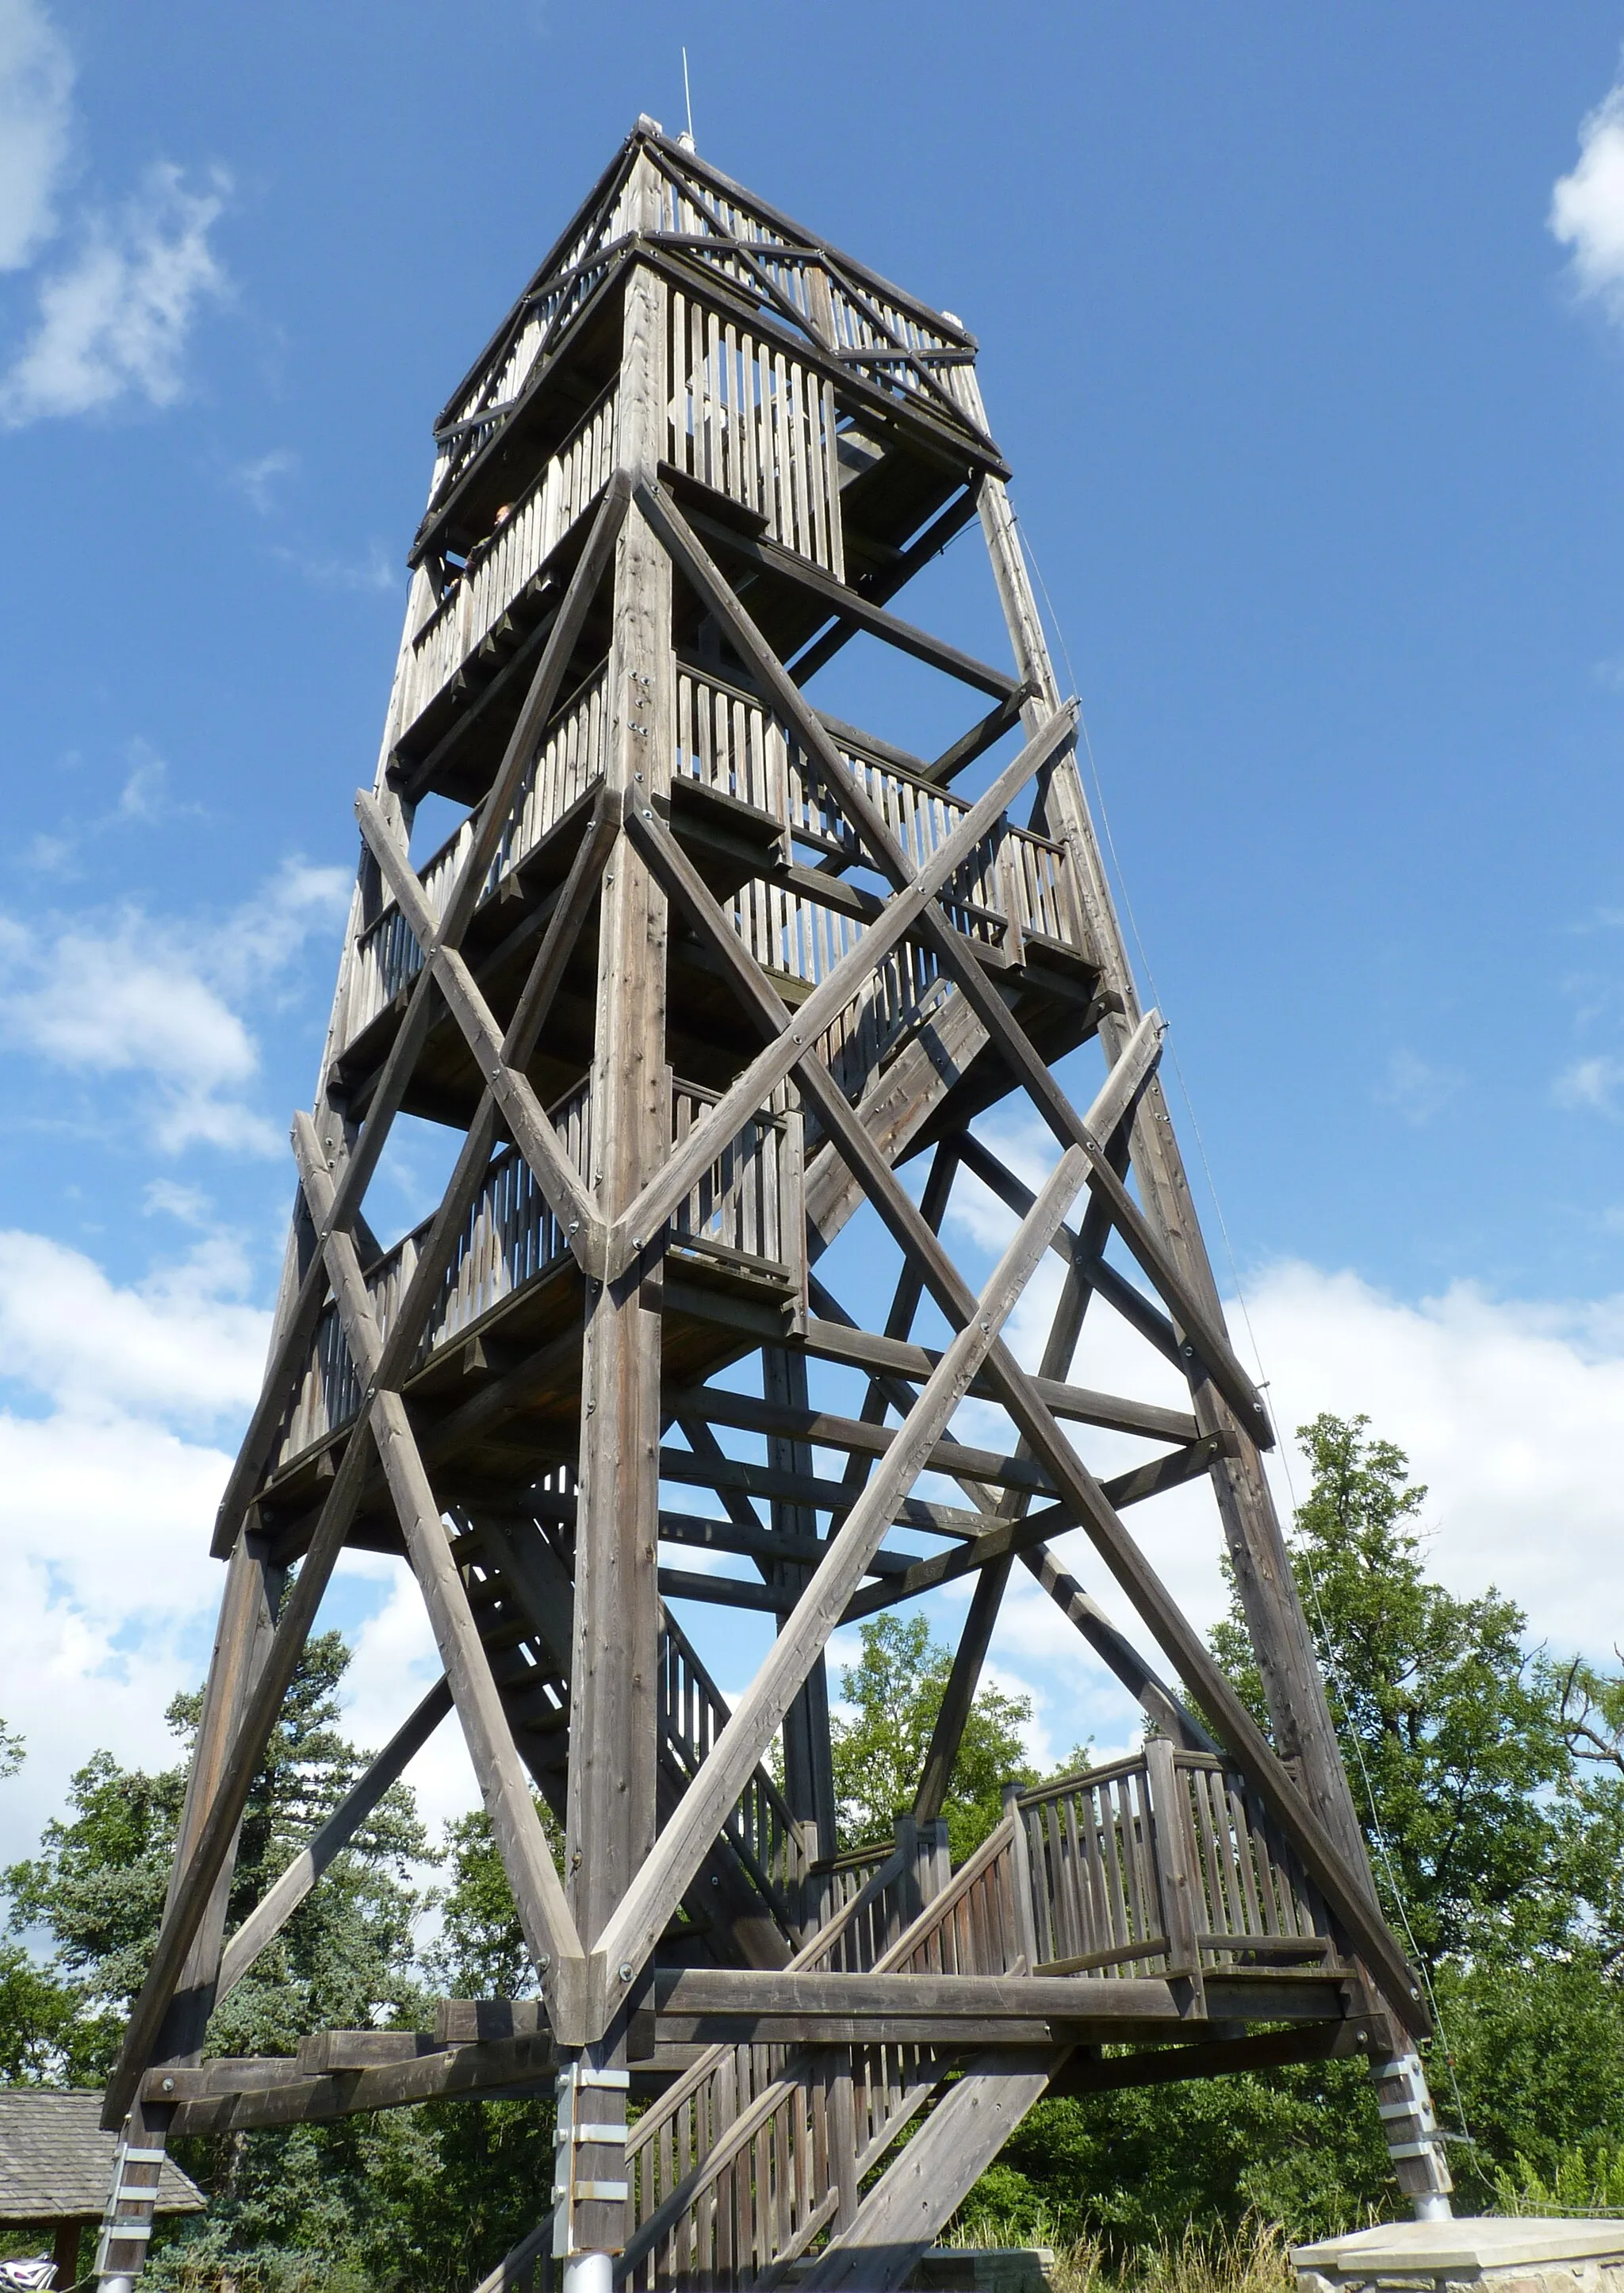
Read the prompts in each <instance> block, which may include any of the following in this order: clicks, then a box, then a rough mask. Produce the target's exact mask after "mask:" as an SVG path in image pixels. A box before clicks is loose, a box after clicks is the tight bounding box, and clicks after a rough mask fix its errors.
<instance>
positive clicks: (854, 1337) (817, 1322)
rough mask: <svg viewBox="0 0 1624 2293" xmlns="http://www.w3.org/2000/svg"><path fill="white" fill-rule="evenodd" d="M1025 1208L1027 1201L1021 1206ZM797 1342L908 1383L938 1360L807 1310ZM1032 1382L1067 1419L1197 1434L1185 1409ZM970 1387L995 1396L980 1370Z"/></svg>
mask: <svg viewBox="0 0 1624 2293" xmlns="http://www.w3.org/2000/svg"><path fill="white" fill-rule="evenodd" d="M1030 1207H1031V1205H1030V1203H1028V1204H1027V1209H1028V1210H1030ZM1025 1214H1026V1213H1025V1211H1022V1212H1021V1213H1020V1215H1021V1216H1022V1217H1024V1216H1025ZM801 1343H802V1344H803V1345H804V1347H805V1349H806V1350H807V1352H808V1353H809V1354H813V1355H815V1356H816V1357H818V1358H819V1359H820V1360H821V1361H836V1362H842V1363H844V1364H846V1365H849V1366H850V1367H852V1368H854V1369H867V1370H874V1371H879V1372H883V1373H885V1374H886V1375H887V1376H891V1377H900V1378H906V1379H907V1380H909V1382H910V1383H912V1384H919V1383H921V1382H922V1381H924V1380H925V1378H927V1377H928V1376H929V1375H930V1373H931V1372H932V1370H933V1368H934V1367H935V1365H936V1364H937V1362H938V1361H939V1360H940V1359H941V1350H940V1349H939V1348H932V1347H929V1346H921V1345H915V1344H911V1343H908V1342H901V1341H898V1340H896V1339H894V1338H887V1337H881V1336H879V1335H877V1334H876V1333H874V1332H872V1331H869V1330H862V1329H859V1328H857V1327H856V1325H848V1324H845V1323H840V1322H835V1321H830V1320H826V1319H823V1318H821V1317H819V1316H817V1315H812V1314H809V1315H808V1316H807V1318H806V1330H805V1334H804V1337H803V1338H802V1340H801ZM1032 1384H1033V1389H1034V1390H1035V1391H1036V1392H1037V1393H1038V1394H1039V1395H1040V1396H1041V1397H1042V1399H1043V1403H1044V1406H1045V1407H1046V1408H1047V1409H1049V1410H1051V1411H1052V1412H1053V1414H1054V1415H1055V1416H1056V1417H1065V1418H1071V1419H1073V1420H1075V1422H1077V1423H1079V1424H1081V1425H1099V1426H1103V1427H1105V1428H1106V1429H1107V1430H1110V1431H1111V1432H1114V1433H1141V1434H1143V1436H1144V1437H1145V1438H1146V1439H1147V1440H1151V1441H1176V1442H1178V1443H1180V1444H1181V1445H1182V1444H1185V1443H1188V1442H1191V1441H1194V1440H1195V1439H1197V1438H1199V1433H1200V1429H1199V1427H1198V1426H1197V1424H1196V1422H1195V1419H1194V1417H1193V1416H1192V1414H1191V1413H1190V1411H1189V1410H1187V1409H1164V1408H1161V1407H1159V1406H1158V1405H1156V1404H1155V1403H1151V1402H1142V1401H1135V1400H1133V1399H1131V1398H1128V1397H1127V1396H1126V1395H1122V1394H1114V1393H1099V1392H1095V1390H1092V1389H1091V1388H1089V1387H1087V1386H1079V1385H1069V1384H1064V1383H1062V1381H1061V1380H1059V1379H1058V1378H1046V1377H1035V1378H1034V1379H1033V1380H1032ZM970 1390H971V1392H972V1393H973V1394H974V1395H975V1396H976V1397H977V1398H981V1399H990V1398H995V1396H996V1388H995V1387H994V1385H993V1382H992V1381H991V1379H990V1378H989V1377H987V1376H986V1375H985V1374H983V1375H982V1376H981V1377H978V1378H977V1380H976V1381H975V1383H974V1385H973V1386H972V1387H971V1389H970Z"/></svg>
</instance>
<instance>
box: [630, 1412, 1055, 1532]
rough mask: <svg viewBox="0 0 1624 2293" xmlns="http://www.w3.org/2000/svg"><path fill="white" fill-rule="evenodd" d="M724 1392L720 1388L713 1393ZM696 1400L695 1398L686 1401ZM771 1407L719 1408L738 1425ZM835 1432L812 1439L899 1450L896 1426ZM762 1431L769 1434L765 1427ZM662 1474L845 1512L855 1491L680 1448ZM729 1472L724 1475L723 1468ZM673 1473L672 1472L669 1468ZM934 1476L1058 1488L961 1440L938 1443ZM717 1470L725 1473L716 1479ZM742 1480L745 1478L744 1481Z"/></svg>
mask: <svg viewBox="0 0 1624 2293" xmlns="http://www.w3.org/2000/svg"><path fill="white" fill-rule="evenodd" d="M711 1390H712V1391H713V1392H715V1393H720V1391H721V1389H720V1388H713V1389H711ZM685 1398H690V1399H691V1398H693V1397H692V1396H691V1395H690V1396H688V1397H685ZM750 1414H755V1415H758V1416H759V1415H771V1414H772V1411H771V1409H770V1408H768V1409H764V1408H763V1407H762V1406H761V1405H759V1404H756V1405H753V1404H752V1401H751V1398H750V1397H749V1396H748V1395H746V1396H742V1397H740V1398H739V1401H738V1403H737V1404H736V1403H735V1402H734V1400H733V1398H731V1396H730V1397H728V1398H725V1399H723V1401H721V1403H720V1405H719V1406H718V1407H717V1408H716V1410H715V1415H716V1420H717V1422H718V1423H720V1424H724V1425H731V1424H735V1423H737V1422H739V1420H740V1419H741V1418H744V1417H745V1416H747V1415H750ZM828 1425H829V1428H830V1430H829V1432H828V1436H827V1438H826V1436H825V1435H824V1434H822V1433H818V1434H815V1435H813V1436H812V1438H813V1439H815V1440H816V1441H817V1442H818V1443H819V1444H820V1446H827V1447H828V1448H831V1449H848V1450H850V1451H851V1452H852V1454H853V1455H854V1456H858V1457H872V1458H875V1459H879V1458H883V1457H885V1456H887V1455H889V1454H890V1452H891V1450H892V1449H893V1446H895V1442H896V1438H897V1428H896V1427H895V1426H894V1425H865V1424H863V1423H862V1422H861V1421H860V1419H857V1418H845V1419H840V1418H836V1417H833V1416H831V1417H829V1418H828ZM759 1430H767V1429H766V1428H765V1427H762V1428H760V1429H759ZM660 1462H661V1470H662V1471H666V1478H667V1479H668V1480H675V1481H682V1482H684V1483H687V1484H695V1483H697V1484H698V1485H699V1486H700V1487H706V1488H715V1487H721V1486H722V1485H723V1480H725V1483H726V1486H727V1487H731V1488H744V1489H748V1490H750V1491H752V1492H754V1494H755V1495H758V1496H772V1495H782V1496H786V1497H788V1498H790V1499H792V1500H794V1501H796V1502H802V1503H809V1504H814V1505H820V1506H828V1505H833V1506H835V1507H836V1508H841V1507H844V1505H846V1504H848V1503H850V1502H851V1495H852V1492H851V1490H850V1488H848V1487H846V1486H845V1485H844V1483H842V1482H839V1481H825V1480H819V1479H808V1478H805V1477H804V1476H803V1475H801V1474H799V1473H792V1472H785V1471H781V1470H779V1469H776V1468H774V1467H772V1466H771V1465H749V1464H746V1463H745V1462H743V1461H742V1460H741V1459H739V1458H730V1457H723V1456H717V1457H714V1458H713V1457H704V1456H700V1457H691V1456H689V1455H687V1454H685V1453H684V1452H683V1450H681V1449H662V1450H661V1452H660ZM723 1467H725V1468H726V1471H725V1473H723ZM667 1468H668V1469H669V1470H668V1471H667ZM924 1470H925V1471H929V1472H933V1473H952V1474H955V1475H957V1476H958V1477H959V1478H960V1479H966V1480H976V1481H982V1482H985V1483H987V1484H988V1485H989V1486H990V1487H994V1488H1013V1489H1023V1490H1027V1491H1029V1492H1030V1493H1031V1494H1032V1495H1038V1496H1053V1495H1054V1482H1053V1480H1052V1479H1050V1477H1049V1475H1048V1474H1047V1473H1046V1471H1044V1469H1043V1468H1042V1467H1041V1466H1039V1465H1034V1464H1031V1463H1029V1462H1027V1460H1026V1459H1024V1458H1022V1457H1014V1456H1006V1455H1001V1454H999V1452H998V1450H996V1449H973V1448H971V1447H970V1446H968V1445H967V1444H966V1443H965V1442H962V1441H949V1440H942V1441H939V1442H938V1443H937V1444H936V1446H935V1448H934V1449H933V1451H932V1453H931V1455H930V1458H929V1460H928V1462H927V1463H926V1465H925V1469H924ZM713 1472H716V1473H718V1474H721V1475H722V1479H713V1478H712V1476H713ZM740 1476H742V1477H743V1478H739V1477H740Z"/></svg>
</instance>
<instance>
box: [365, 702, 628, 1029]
mask: <svg viewBox="0 0 1624 2293" xmlns="http://www.w3.org/2000/svg"><path fill="white" fill-rule="evenodd" d="M607 690H608V672H607V670H606V669H602V668H601V669H599V670H597V671H596V672H595V673H594V675H593V676H592V677H589V678H588V679H587V680H586V684H584V685H581V686H580V687H579V689H578V691H577V692H576V693H573V694H572V695H571V697H570V700H569V701H566V702H565V704H564V706H563V707H562V709H560V710H559V711H558V713H557V714H556V716H555V717H553V722H552V723H551V724H550V725H548V727H547V732H546V737H545V740H544V741H542V743H541V746H540V748H539V749H537V754H536V757H535V759H534V761H533V762H532V764H531V766H530V767H529V772H528V773H527V774H526V775H525V778H524V781H523V783H522V785H521V788H520V791H519V795H518V798H517V799H516V801H515V803H514V805H513V811H512V812H511V814H509V816H508V819H507V822H506V824H505V827H504V829H503V831H502V839H501V841H500V843H499V844H498V845H497V851H496V856H495V858H494V859H493V860H492V862H491V865H490V870H489V874H488V875H487V877H486V879H485V881H484V883H483V884H482V885H481V887H480V900H481V903H483V902H484V901H486V900H489V899H490V898H491V897H493V895H495V894H496V892H497V890H498V888H499V887H500V885H501V882H502V879H503V878H504V877H505V876H506V875H509V874H511V872H512V871H513V869H515V868H517V867H520V866H521V865H522V863H523V862H524V861H525V860H526V859H527V858H528V856H529V854H530V853H532V852H533V851H534V850H535V849H536V847H537V845H538V844H540V843H541V842H542V840H543V839H544V838H545V837H546V836H548V835H550V834H551V832H552V831H553V829H554V828H556V827H557V825H558V823H559V822H560V821H561V820H562V818H563V816H564V814H566V813H567V812H568V811H569V810H570V806H572V805H574V804H576V803H578V801H579V799H580V798H582V797H583V796H585V795H586V792H587V790H589V789H592V788H594V787H596V786H597V784H598V782H600V781H601V780H602V777H603V773H604V768H605V763H606V759H607V755H608V722H607V717H606V713H605V712H606V698H605V696H606V693H607ZM479 818H480V814H479V813H478V812H477V811H476V812H473V813H471V814H469V816H468V818H467V819H466V820H465V821H464V822H462V823H461V825H460V826H459V827H458V828H456V830H455V831H453V833H452V834H451V835H450V836H448V838H447V839H446V840H445V842H444V843H443V844H442V845H441V846H440V849H439V850H438V851H437V852H436V853H435V854H434V855H432V858H430V859H429V860H428V861H426V862H425V863H424V867H423V869H422V871H421V874H420V879H419V880H420V881H421V883H422V885H423V894H424V899H425V900H426V901H427V903H428V904H429V906H430V908H431V909H432V911H433V912H434V913H435V914H436V915H438V914H439V913H440V909H441V908H442V907H443V905H444V903H445V901H446V898H447V896H448V894H449V892H450V889H451V886H452V885H453V883H455V881H456V877H457V874H458V872H459V871H460V870H461V867H462V864H463V861H464V859H465V856H466V854H467V851H468V847H469V846H470V845H471V844H472V843H473V837H474V831H475V827H476V823H477V822H478V821H479ZM422 968H423V950H422V949H421V948H420V947H419V946H418V944H417V941H416V936H415V935H414V933H413V931H412V928H411V927H410V925H409V924H408V922H407V920H406V918H405V917H404V916H403V915H402V914H401V912H400V908H399V907H398V906H397V904H396V903H395V902H394V901H393V900H391V901H389V902H388V903H386V904H385V906H384V908H383V909H382V911H381V912H380V913H379V914H378V916H377V917H376V920H375V921H374V922H372V923H371V924H369V925H368V928H367V929H366V930H365V931H364V932H363V933H362V934H361V935H360V938H359V939H358V940H357V942H356V946H355V957H354V961H353V963H352V964H351V976H350V986H349V994H348V1000H347V1001H346V1003H345V1006H344V1037H343V1040H344V1042H345V1043H351V1042H353V1041H354V1040H355V1038H356V1037H357V1036H358V1035H359V1034H360V1033H361V1031H362V1029H363V1028H365V1027H368V1026H369V1025H371V1023H372V1022H373V1020H374V1019H376V1017H377V1016H378V1013H379V1012H380V1011H382V1010H384V1009H385V1008H386V1007H387V1006H388V1005H389V1004H390V1003H391V1002H392V1001H393V999H394V998H395V996H397V995H398V994H399V993H400V990H401V988H403V987H404V986H405V985H406V984H407V983H408V980H412V979H415V978H416V976H417V974H418V972H419V971H421V969H422ZM341 1048H342V1047H341Z"/></svg>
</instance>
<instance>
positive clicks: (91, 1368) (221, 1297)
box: [0, 1229, 270, 1426]
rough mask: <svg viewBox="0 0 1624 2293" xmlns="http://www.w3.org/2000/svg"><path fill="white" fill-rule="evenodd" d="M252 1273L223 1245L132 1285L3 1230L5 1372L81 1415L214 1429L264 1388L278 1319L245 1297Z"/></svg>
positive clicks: (1, 1351)
mask: <svg viewBox="0 0 1624 2293" xmlns="http://www.w3.org/2000/svg"><path fill="white" fill-rule="evenodd" d="M246 1278H247V1268H246V1264H245V1263H244V1261H243V1260H242V1257H241V1255H240V1253H239V1252H238V1251H237V1250H236V1249H235V1248H234V1247H233V1246H232V1245H231V1244H230V1243H228V1242H225V1241H223V1240H215V1241H212V1242H205V1243H202V1244H198V1247H197V1248H195V1249H194V1250H193V1251H192V1252H190V1255H189V1256H188V1257H187V1258H185V1259H183V1260H181V1261H180V1262H179V1263H178V1264H176V1265H173V1266H169V1267H166V1268H164V1269H163V1270H162V1271H161V1272H160V1273H158V1275H156V1276H153V1277H152V1279H151V1280H149V1282H146V1283H144V1284H141V1285H139V1286H138V1287H135V1288H133V1289H124V1288H120V1287H118V1286H117V1284H114V1283H112V1282H110V1281H109V1278H108V1276H107V1275H106V1274H105V1273H104V1272H103V1271H102V1269H101V1267H99V1266H98V1265H96V1263H95V1262H94V1260H92V1259H89V1258H86V1257H85V1255H84V1254H83V1252H79V1251H77V1250H71V1249H69V1247H68V1245H67V1244H64V1243H61V1242H55V1241H53V1240H52V1239H51V1238H50V1236H46V1235H43V1234H28V1233H24V1232H20V1231H18V1230H16V1229H12V1230H11V1231H8V1232H0V1362H4V1365H5V1371H4V1374H5V1375H6V1376H7V1377H8V1378H9V1379H10V1380H12V1381H13V1382H15V1383H18V1384H21V1385H26V1386H28V1387H29V1388H30V1389H32V1390H33V1391H35V1392H36V1393H38V1394H42V1395H44V1396H46V1397H48V1398H50V1399H51V1400H52V1401H53V1402H54V1403H56V1405H57V1406H59V1407H61V1408H70V1409H72V1410H74V1411H75V1412H76V1413H77V1414H78V1415H79V1416H81V1417H84V1416H86V1415H88V1416H93V1417H97V1418H105V1417H112V1416H117V1415H119V1414H123V1413H125V1412H126V1411H129V1410H137V1411H147V1412H150V1413H151V1414H154V1415H155V1416H157V1417H158V1418H161V1419H163V1420H164V1421H166V1422H169V1423H172V1424H182V1425H194V1426H196V1425H202V1426H208V1425H211V1424H213V1423H214V1422H215V1421H216V1420H218V1419H219V1418H220V1417H221V1416H222V1414H226V1415H230V1414H233V1413H240V1412H242V1411H244V1410H246V1409H247V1408H248V1407H250V1406H252V1404H253V1401H254V1398H255V1394H256V1393H257V1392H258V1390H259V1381H260V1376H261V1373H262V1370H263V1365H264V1358H265V1346H266V1341H267V1338H268V1334H269V1330H270V1323H269V1318H268V1317H267V1316H266V1315H264V1314H263V1313H262V1312H261V1311H260V1309H258V1308H257V1307H255V1306H249V1305H246V1304H245V1303H243V1302H242V1300H241V1292H242V1290H243V1288H244V1287H245V1285H246Z"/></svg>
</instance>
